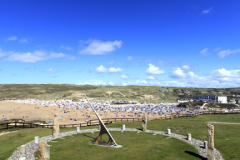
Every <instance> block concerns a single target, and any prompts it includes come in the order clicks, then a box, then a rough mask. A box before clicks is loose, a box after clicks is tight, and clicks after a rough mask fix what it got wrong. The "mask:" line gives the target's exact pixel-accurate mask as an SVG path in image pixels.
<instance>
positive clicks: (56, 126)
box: [52, 115, 59, 137]
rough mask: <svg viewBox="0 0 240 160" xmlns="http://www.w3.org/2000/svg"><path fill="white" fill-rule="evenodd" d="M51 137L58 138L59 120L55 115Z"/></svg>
mask: <svg viewBox="0 0 240 160" xmlns="http://www.w3.org/2000/svg"><path fill="white" fill-rule="evenodd" d="M52 135H53V136H54V137H58V136H59V120H58V117H57V115H55V117H54V119H53V133H52Z"/></svg>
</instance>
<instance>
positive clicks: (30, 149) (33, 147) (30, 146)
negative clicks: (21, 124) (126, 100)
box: [7, 128, 224, 160]
mask: <svg viewBox="0 0 240 160" xmlns="http://www.w3.org/2000/svg"><path fill="white" fill-rule="evenodd" d="M108 130H109V131H122V129H121V128H108ZM125 131H133V132H138V133H141V132H142V131H140V130H138V129H134V128H126V129H125ZM88 132H90V133H91V132H99V130H98V129H86V130H80V132H78V133H77V132H76V131H69V132H63V133H60V134H59V136H58V137H53V136H52V135H50V136H45V137H42V138H39V142H40V141H46V142H50V141H53V140H54V139H57V138H63V137H65V136H71V135H74V134H80V133H88ZM147 133H152V134H153V135H157V134H160V135H164V136H169V137H173V138H177V139H179V140H182V141H184V142H187V143H189V144H191V145H192V146H194V147H195V148H196V149H197V150H198V151H199V153H200V155H201V156H202V157H206V156H207V150H206V149H204V142H202V141H200V140H197V139H194V138H192V140H190V141H188V140H187V137H186V136H182V135H179V134H175V133H171V134H167V133H166V132H162V131H155V130H147ZM25 145H26V154H25V155H21V154H20V147H21V146H20V147H18V148H17V149H16V150H15V151H14V152H13V154H12V156H11V157H9V158H8V159H7V160H19V158H21V157H22V158H23V157H26V160H34V159H35V158H34V152H35V151H37V148H38V144H36V143H35V142H34V140H32V141H30V142H29V143H26V144H25ZM123 147H124V146H123ZM215 158H216V160H224V159H223V157H222V155H221V153H220V152H219V151H218V150H217V149H216V148H215ZM23 159H24V158H23Z"/></svg>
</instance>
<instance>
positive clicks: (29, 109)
mask: <svg viewBox="0 0 240 160" xmlns="http://www.w3.org/2000/svg"><path fill="white" fill-rule="evenodd" d="M37 107H39V109H37ZM62 110H66V111H69V112H67V113H64V111H62ZM81 111H82V112H81ZM57 113H58V117H59V124H60V125H63V124H79V123H86V122H85V120H86V115H89V116H90V118H88V119H87V120H92V119H97V116H96V115H95V114H94V113H93V112H92V111H91V110H90V109H88V110H87V109H85V110H81V109H79V110H76V108H74V109H71V108H69V109H63V108H57V107H53V106H49V107H44V106H42V105H34V104H24V103H16V102H11V101H0V116H1V117H0V119H2V118H7V119H8V120H9V119H24V120H26V121H30V120H42V121H45V122H47V123H48V122H49V121H50V122H51V123H49V124H52V120H50V119H53V118H54V115H55V114H57ZM86 113H87V114H86ZM90 113H91V114H90ZM97 113H98V114H99V115H100V114H101V115H102V116H100V117H101V119H104V118H123V117H122V116H121V115H125V118H141V117H139V116H137V115H136V116H135V115H134V113H131V112H125V113H122V112H118V117H116V115H115V113H116V112H113V113H111V112H110V111H107V113H106V114H104V112H103V111H97ZM83 114H84V116H82V115H83ZM3 115H4V116H3ZM129 115H132V116H133V117H130V116H129ZM62 116H64V117H62ZM148 117H149V119H150V120H151V119H156V118H159V117H161V116H159V115H158V114H155V116H152V115H150V114H149V115H148ZM162 117H163V116H162ZM70 118H72V120H70ZM74 119H76V120H77V121H74Z"/></svg>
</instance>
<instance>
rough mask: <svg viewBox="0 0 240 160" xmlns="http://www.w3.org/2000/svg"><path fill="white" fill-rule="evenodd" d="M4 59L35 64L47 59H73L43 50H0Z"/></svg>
mask: <svg viewBox="0 0 240 160" xmlns="http://www.w3.org/2000/svg"><path fill="white" fill-rule="evenodd" d="M1 55H2V57H5V59H3V60H5V61H20V62H24V63H35V62H38V61H44V60H49V59H57V58H66V59H69V60H74V59H75V57H73V56H69V55H66V54H63V53H55V52H48V51H44V50H36V51H34V52H25V53H19V52H14V51H2V50H0V57H1Z"/></svg>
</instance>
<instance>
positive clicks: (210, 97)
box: [193, 95, 227, 103]
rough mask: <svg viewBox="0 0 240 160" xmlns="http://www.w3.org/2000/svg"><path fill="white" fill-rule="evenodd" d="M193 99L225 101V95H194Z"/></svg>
mask: <svg viewBox="0 0 240 160" xmlns="http://www.w3.org/2000/svg"><path fill="white" fill-rule="evenodd" d="M193 100H195V101H202V102H216V103H227V96H215V95H194V96H193Z"/></svg>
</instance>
